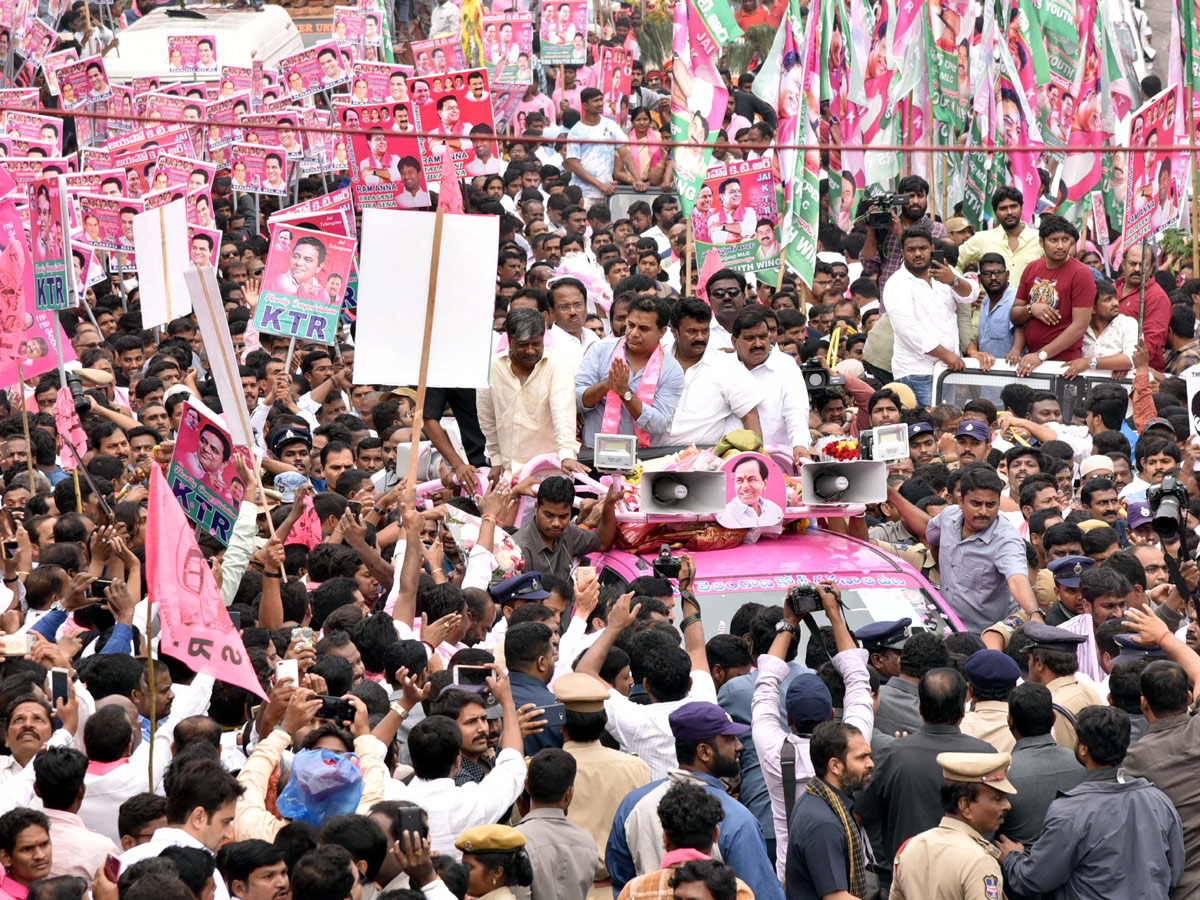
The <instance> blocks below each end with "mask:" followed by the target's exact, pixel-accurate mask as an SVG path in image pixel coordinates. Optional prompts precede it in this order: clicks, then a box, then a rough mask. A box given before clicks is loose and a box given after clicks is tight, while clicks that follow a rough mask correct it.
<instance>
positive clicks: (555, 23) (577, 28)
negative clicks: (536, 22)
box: [541, 0, 592, 66]
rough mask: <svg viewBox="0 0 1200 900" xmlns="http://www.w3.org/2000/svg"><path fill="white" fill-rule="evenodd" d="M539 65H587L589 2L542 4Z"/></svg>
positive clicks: (574, 0) (549, 0)
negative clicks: (540, 59) (540, 63)
mask: <svg viewBox="0 0 1200 900" xmlns="http://www.w3.org/2000/svg"><path fill="white" fill-rule="evenodd" d="M541 9H542V30H541V39H542V63H543V64H544V65H547V66H582V65H585V64H586V63H587V29H588V22H590V21H591V18H592V16H591V4H590V3H589V2H588V0H542V6H541Z"/></svg>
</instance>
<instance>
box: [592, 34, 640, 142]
mask: <svg viewBox="0 0 1200 900" xmlns="http://www.w3.org/2000/svg"><path fill="white" fill-rule="evenodd" d="M632 89H633V54H632V53H631V52H629V51H628V50H626V49H625V48H624V47H601V48H600V90H601V91H602V92H603V94H604V115H606V116H608V117H609V118H610V119H612V120H613V121H614V122H616V123H617V124H618V125H620V126H621V127H622V128H628V123H629V92H630V91H631V90H632Z"/></svg>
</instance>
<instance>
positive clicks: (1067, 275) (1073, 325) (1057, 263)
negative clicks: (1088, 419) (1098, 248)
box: [1009, 215, 1096, 375]
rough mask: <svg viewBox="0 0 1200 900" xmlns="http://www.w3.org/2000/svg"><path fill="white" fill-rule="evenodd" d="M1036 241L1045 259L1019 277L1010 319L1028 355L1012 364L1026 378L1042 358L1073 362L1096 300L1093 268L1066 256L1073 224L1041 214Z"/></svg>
mask: <svg viewBox="0 0 1200 900" xmlns="http://www.w3.org/2000/svg"><path fill="white" fill-rule="evenodd" d="M1038 238H1039V239H1040V241H1041V244H1042V250H1043V252H1045V254H1046V256H1045V258H1043V259H1038V260H1034V261H1033V262H1031V263H1030V264H1029V265H1027V266H1026V267H1025V271H1024V272H1023V273H1021V282H1020V285H1019V286H1018V287H1017V296H1016V299H1015V300H1014V301H1013V308H1012V312H1011V313H1009V317H1010V318H1011V319H1012V322H1013V324H1014V325H1018V326H1021V327H1023V328H1024V330H1025V347H1026V350H1027V351H1028V352H1027V353H1026V354H1025V355H1024V356H1022V357H1021V361H1020V362H1019V363H1017V374H1018V375H1028V374H1029V373H1030V372H1032V371H1033V370H1034V369H1036V368H1037V367H1038V366H1040V365H1041V364H1042V363H1044V362H1045V361H1046V360H1047V359H1053V360H1057V361H1060V362H1067V361H1069V360H1072V359H1078V358H1079V356H1080V353H1081V350H1082V346H1083V335H1084V332H1086V331H1087V327H1088V321H1089V320H1090V319H1091V317H1092V306H1093V305H1094V304H1095V302H1096V282H1095V280H1094V279H1093V277H1092V270H1091V269H1089V268H1088V267H1087V266H1085V265H1084V264H1083V263H1081V262H1080V261H1079V260H1077V259H1072V258H1071V247H1072V246H1073V245H1074V244H1075V242H1076V241H1078V240H1079V232H1078V231H1077V230H1076V228H1075V226H1074V225H1072V224H1071V223H1070V222H1068V221H1067V220H1066V219H1064V218H1063V217H1062V216H1054V215H1047V216H1042V221H1041V224H1040V225H1039V226H1038Z"/></svg>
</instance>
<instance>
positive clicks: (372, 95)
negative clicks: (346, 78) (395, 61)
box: [350, 62, 408, 103]
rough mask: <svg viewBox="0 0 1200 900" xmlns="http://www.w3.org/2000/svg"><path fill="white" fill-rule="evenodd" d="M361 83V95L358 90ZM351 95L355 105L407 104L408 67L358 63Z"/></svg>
mask: <svg viewBox="0 0 1200 900" xmlns="http://www.w3.org/2000/svg"><path fill="white" fill-rule="evenodd" d="M360 81H362V82H363V90H362V93H361V94H360V93H359V88H358V85H359V82H360ZM350 95H351V97H353V98H354V101H353V102H355V103H407V102H408V66H396V65H392V64H390V63H373V62H356V63H355V64H354V80H353V81H352V82H351V86H350ZM360 98H361V99H360Z"/></svg>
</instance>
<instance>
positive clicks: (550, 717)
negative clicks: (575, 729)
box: [541, 703, 567, 728]
mask: <svg viewBox="0 0 1200 900" xmlns="http://www.w3.org/2000/svg"><path fill="white" fill-rule="evenodd" d="M542 710H543V711H542V715H541V718H543V719H545V720H546V724H545V725H544V726H543V727H544V728H553V727H555V726H556V725H562V723H563V722H565V721H567V708H566V707H565V706H563V705H562V704H561V703H548V704H546V705H545V706H544V707H542Z"/></svg>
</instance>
